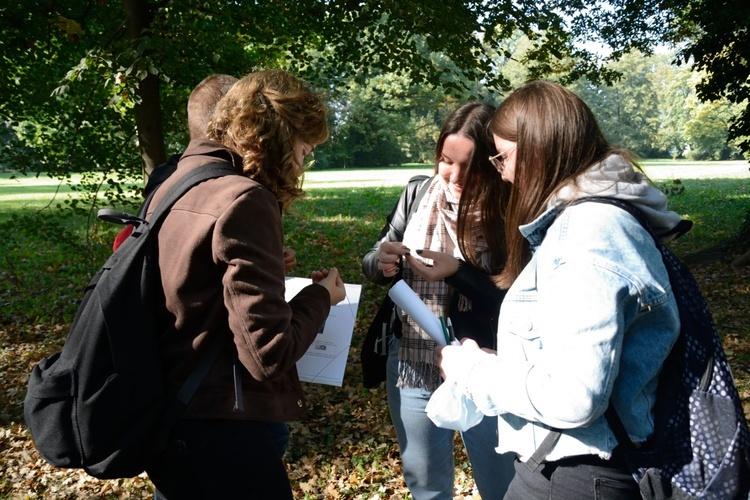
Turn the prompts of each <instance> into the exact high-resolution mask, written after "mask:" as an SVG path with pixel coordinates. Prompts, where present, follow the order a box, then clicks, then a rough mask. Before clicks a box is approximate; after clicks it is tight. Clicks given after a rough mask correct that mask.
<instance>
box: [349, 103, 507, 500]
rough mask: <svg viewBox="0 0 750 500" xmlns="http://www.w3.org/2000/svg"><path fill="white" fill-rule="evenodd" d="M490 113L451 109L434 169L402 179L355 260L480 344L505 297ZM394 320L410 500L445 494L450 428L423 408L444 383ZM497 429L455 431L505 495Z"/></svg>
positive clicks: (409, 327) (395, 403) (400, 431)
mask: <svg viewBox="0 0 750 500" xmlns="http://www.w3.org/2000/svg"><path fill="white" fill-rule="evenodd" d="M493 112H494V108H493V107H491V106H488V105H485V104H481V103H476V102H473V103H468V104H465V105H463V106H461V107H459V108H458V109H456V110H455V111H454V112H453V113H452V114H451V115H450V116H449V117H448V119H447V120H446V122H445V124H444V125H443V127H442V130H441V131H440V135H439V137H438V141H437V146H436V161H435V175H434V176H433V177H431V178H429V179H426V180H425V178H424V177H421V178H415V179H412V180H411V181H410V182H409V185H408V186H407V187H406V189H404V192H403V194H402V195H401V198H400V199H399V201H398V203H397V204H396V206H395V207H394V209H393V212H392V213H391V215H390V216H389V217H388V221H387V223H386V225H385V227H383V230H382V231H381V234H380V237H379V238H378V241H377V242H376V244H375V246H373V248H372V249H371V250H370V251H369V252H368V253H367V255H365V257H364V260H363V264H362V268H363V271H364V274H365V275H366V276H367V278H368V279H369V280H371V281H373V282H375V283H378V284H383V285H384V284H388V283H390V282H392V280H394V279H403V280H404V281H405V282H406V283H407V284H408V285H409V286H410V287H411V288H412V289H413V290H414V291H415V292H416V293H417V294H418V295H419V296H420V297H421V298H422V300H423V301H424V302H425V303H426V304H427V305H428V307H429V308H430V309H431V310H432V311H433V312H434V313H435V314H436V315H437V316H439V317H446V318H450V319H451V323H452V325H453V327H454V331H455V334H456V337H457V338H459V339H460V338H472V339H474V340H475V341H476V342H477V343H478V345H481V346H483V347H487V348H494V346H495V325H496V321H497V314H498V311H499V306H500V302H501V301H502V297H503V292H502V291H501V290H499V289H498V288H497V287H495V286H494V283H493V282H492V280H491V276H492V275H495V274H497V273H499V272H500V271H501V270H502V269H503V265H504V263H505V246H504V238H503V233H502V227H503V221H502V200H504V199H505V197H504V194H503V190H504V188H505V186H504V183H503V182H502V181H501V180H500V178H499V176H498V172H497V170H496V169H495V168H494V167H493V165H492V163H491V162H490V161H489V160H488V157H489V156H491V155H494V154H495V153H496V152H495V149H494V147H493V144H492V142H491V141H490V139H489V135H488V133H487V123H488V121H489V119H490V117H491V116H492V113H493ZM417 193H419V196H417ZM415 198H419V199H418V200H417V201H414V199H415ZM410 214H411V215H410ZM399 327H400V330H401V337H400V338H395V339H394V341H393V343H392V344H391V345H390V352H389V358H388V363H387V380H386V386H387V392H388V406H389V409H390V413H391V419H392V421H393V424H394V427H395V429H396V436H397V438H398V442H399V448H400V451H401V459H402V462H403V470H404V479H405V480H406V485H407V486H408V488H409V490H410V492H411V494H412V496H413V498H415V499H416V500H421V499H428V498H429V499H452V498H453V496H454V493H453V484H454V475H455V472H454V461H453V439H454V435H455V433H454V431H452V430H448V429H442V428H439V427H437V426H436V425H435V424H434V423H433V422H432V421H431V420H430V419H429V418H428V417H427V414H426V413H425V406H426V405H427V402H428V401H429V398H430V396H431V395H432V393H433V392H434V391H435V389H437V388H438V386H439V385H440V384H441V382H442V380H441V377H440V371H439V369H438V367H437V366H436V365H435V364H434V357H433V348H434V347H435V346H436V343H435V341H433V340H432V339H431V338H430V337H429V336H428V335H427V334H426V333H424V332H423V331H422V330H421V329H420V328H419V327H418V325H417V324H416V323H415V322H414V321H413V320H412V319H411V318H410V317H409V316H408V315H406V314H404V313H401V315H400V323H399V325H397V327H396V331H398V330H399ZM496 428H497V421H496V419H495V418H486V419H484V420H483V421H482V422H481V423H480V424H479V425H478V426H476V427H474V428H472V429H470V430H469V431H467V432H464V433H463V434H462V438H463V441H464V444H465V446H466V450H467V452H468V455H469V458H470V460H471V464H472V470H473V474H474V479H475V482H476V485H477V488H478V489H479V492H480V494H481V495H482V498H484V499H492V498H502V495H503V493H504V492H505V489H506V488H507V485H508V483H509V482H510V479H511V477H512V475H513V457H512V456H511V455H510V454H506V455H499V454H497V453H496V452H495V449H494V448H495V445H496V442H495V440H492V439H487V437H486V433H488V432H489V433H492V434H494V433H495V432H496Z"/></svg>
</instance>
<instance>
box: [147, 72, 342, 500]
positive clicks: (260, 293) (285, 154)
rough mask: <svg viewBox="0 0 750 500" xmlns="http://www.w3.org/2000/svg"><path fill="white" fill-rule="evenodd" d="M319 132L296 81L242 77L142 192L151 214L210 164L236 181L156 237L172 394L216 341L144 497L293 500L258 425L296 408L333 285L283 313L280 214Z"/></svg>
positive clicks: (205, 186) (290, 416)
mask: <svg viewBox="0 0 750 500" xmlns="http://www.w3.org/2000/svg"><path fill="white" fill-rule="evenodd" d="M327 135H328V129H327V124H326V113H325V108H324V105H323V103H322V101H321V99H320V97H319V96H318V95H317V94H315V93H313V92H312V91H310V90H309V89H308V87H307V86H306V85H305V83H304V82H303V81H301V80H300V79H298V78H297V77H295V76H293V75H291V74H289V73H287V72H285V71H278V70H269V71H260V72H256V73H252V74H250V75H247V76H245V77H244V78H242V79H240V80H239V81H238V82H237V83H236V84H235V85H234V86H233V87H232V88H231V89H230V90H229V91H228V92H227V94H226V95H225V96H224V97H223V98H222V99H221V101H220V102H219V104H218V105H217V107H216V110H215V112H214V115H213V118H212V119H211V121H210V123H209V125H208V127H207V133H206V136H207V137H208V138H207V139H197V140H192V141H191V142H190V144H189V145H188V147H187V149H186V150H185V152H184V154H183V155H182V158H181V159H180V161H179V163H178V165H177V169H176V171H175V172H174V174H172V175H171V176H169V178H167V179H166V180H165V181H164V182H163V183H162V185H161V186H159V188H158V189H157V191H156V193H155V195H154V198H153V202H152V204H151V205H152V206H156V204H158V202H159V200H160V199H161V198H162V197H163V195H164V193H166V192H167V190H168V189H169V187H170V186H172V185H173V184H174V183H175V182H176V181H177V180H178V179H180V178H181V177H182V176H184V175H185V174H186V173H188V172H190V171H192V170H194V169H198V168H201V167H203V166H205V165H207V164H209V163H216V162H221V163H226V164H228V165H231V166H233V167H235V168H236V170H237V173H238V174H240V175H229V176H225V177H221V178H216V179H210V180H208V181H205V182H203V183H202V184H199V185H198V186H196V187H195V188H193V189H192V190H190V191H189V192H188V193H187V194H185V195H184V196H183V197H182V198H181V199H180V200H179V201H177V203H176V204H175V205H174V207H173V208H172V210H171V211H170V213H169V215H168V216H167V218H166V219H165V221H164V223H163V226H162V227H161V229H160V230H159V237H158V241H159V250H160V252H159V268H160V271H161V280H162V285H163V288H164V299H165V303H164V308H163V314H162V319H163V322H164V328H163V332H164V333H163V335H162V336H161V338H160V344H161V348H162V354H163V361H164V366H165V370H166V373H167V380H168V381H169V383H170V385H171V387H172V388H173V389H175V390H176V389H177V388H179V386H180V384H181V383H182V381H183V380H184V379H185V377H186V376H187V374H188V373H189V372H190V370H191V369H192V367H193V366H194V365H195V363H196V361H197V360H198V358H199V357H200V356H201V353H202V352H203V351H204V350H205V349H206V347H207V345H208V344H209V343H210V342H211V341H212V339H214V338H215V337H217V336H219V337H223V338H225V339H226V342H225V347H224V348H223V351H222V353H221V354H220V355H219V357H218V359H217V361H216V362H215V363H214V365H213V366H212V368H211V370H210V371H209V373H208V375H207V377H206V379H205V380H204V382H203V383H202V385H201V386H200V387H199V389H198V390H197V391H196V394H195V396H194V397H193V398H192V400H191V402H190V404H189V405H188V407H187V409H186V410H185V412H184V414H183V418H182V419H181V420H180V422H179V423H178V424H177V426H176V428H175V429H174V432H173V434H172V436H171V445H170V448H169V449H168V450H167V452H166V453H165V454H164V455H163V456H161V457H160V458H159V459H158V460H157V461H156V462H155V463H154V464H152V465H151V466H150V467H148V468H147V473H148V475H149V478H150V479H151V480H152V482H153V483H154V485H155V486H156V488H157V490H158V495H157V496H160V497H165V498H168V499H183V498H243V499H268V498H273V499H291V498H292V492H291V487H290V484H289V480H288V478H287V475H286V471H285V468H284V465H283V463H282V461H281V457H280V456H279V455H278V453H277V452H276V450H275V447H274V444H273V442H272V439H271V436H270V435H269V433H268V430H267V428H266V426H265V424H264V422H268V421H275V422H286V421H289V420H294V419H296V418H299V417H300V416H301V415H302V414H303V413H304V412H305V410H306V408H307V407H306V403H305V398H304V395H303V392H302V387H301V384H300V381H299V378H298V376H297V370H296V363H297V361H298V360H299V359H300V358H301V357H302V355H303V354H304V353H305V351H306V350H307V348H308V347H309V346H310V345H311V344H312V342H313V340H314V338H315V336H316V334H317V332H318V330H319V329H320V326H321V325H322V324H323V322H324V321H325V319H326V317H327V315H328V313H329V310H330V306H331V305H335V304H337V303H338V302H340V301H341V300H343V299H344V297H345V289H344V284H343V282H342V281H341V278H340V277H339V275H338V272H337V270H336V269H335V268H330V269H324V270H322V271H316V272H313V273H312V276H311V277H312V281H313V283H312V284H311V285H309V286H307V287H306V288H304V289H303V290H302V291H300V292H299V294H297V295H296V296H295V297H294V298H293V299H292V300H291V301H290V302H288V303H287V301H286V300H285V298H284V291H285V287H284V274H285V263H284V257H283V244H284V234H283V228H282V223H281V216H282V213H283V212H284V211H285V210H288V208H289V206H290V205H291V204H292V203H293V202H294V201H295V200H296V199H298V198H299V197H301V196H302V195H303V194H304V191H302V189H301V177H302V173H303V164H304V158H305V156H307V155H308V154H310V153H311V152H312V150H313V149H314V148H315V146H316V145H318V144H320V143H322V142H323V141H324V140H326V138H327ZM150 215H151V214H150V213H149V216H150Z"/></svg>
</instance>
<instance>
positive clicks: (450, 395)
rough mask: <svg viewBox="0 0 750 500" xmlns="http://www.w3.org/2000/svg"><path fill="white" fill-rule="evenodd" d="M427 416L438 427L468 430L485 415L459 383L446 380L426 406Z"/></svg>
mask: <svg viewBox="0 0 750 500" xmlns="http://www.w3.org/2000/svg"><path fill="white" fill-rule="evenodd" d="M425 411H426V412H427V416H428V417H430V420H432V421H433V423H434V424H435V425H437V426H438V427H442V428H444V429H453V430H454V431H461V432H464V431H467V430H469V429H471V428H472V427H474V426H475V425H477V424H478V423H479V422H481V421H482V418H483V417H484V415H483V414H482V412H480V411H479V410H478V409H477V406H476V405H475V404H474V402H473V401H472V400H471V399H469V398H467V397H466V395H465V394H464V393H463V392H461V391H460V390H459V389H458V385H457V384H456V383H455V382H453V381H451V380H446V381H445V382H443V384H442V385H441V386H440V387H438V388H437V390H436V391H435V392H433V393H432V396H431V397H430V400H429V401H428V402H427V406H426V407H425Z"/></svg>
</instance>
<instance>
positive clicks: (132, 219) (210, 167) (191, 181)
mask: <svg viewBox="0 0 750 500" xmlns="http://www.w3.org/2000/svg"><path fill="white" fill-rule="evenodd" d="M232 174H235V175H239V172H238V171H237V170H236V169H235V168H234V167H232V166H230V165H228V164H226V163H219V162H214V163H208V164H206V165H203V166H201V167H199V168H196V169H194V170H191V171H190V172H188V173H187V174H185V175H183V176H182V177H181V178H180V179H178V180H177V182H176V183H175V184H174V185H173V186H172V187H171V188H169V191H167V194H165V195H164V198H163V199H162V200H161V202H160V203H159V205H158V206H157V207H156V209H155V210H154V214H153V215H152V217H151V221H150V224H151V225H156V224H158V223H159V222H160V220H161V218H162V217H164V216H165V215H166V214H167V212H169V209H170V208H172V205H174V204H175V203H176V202H177V200H179V199H180V197H182V195H183V194H185V193H186V192H187V191H189V190H190V189H191V188H192V187H194V186H196V185H198V184H200V183H201V182H203V181H206V180H208V179H213V178H216V177H223V176H225V175H232ZM156 191H157V189H152V190H151V192H150V193H149V195H148V197H147V198H146V200H145V201H144V202H143V203H142V204H141V208H140V209H139V210H138V215H133V214H129V213H127V212H122V211H120V210H113V209H110V208H102V209H101V210H99V211H98V212H97V216H98V217H99V219H101V220H103V221H106V222H112V223H114V224H132V225H133V226H135V227H136V228H137V227H139V226H140V225H141V224H144V223H145V222H146V213H147V211H148V207H149V206H150V205H151V200H152V199H153V197H154V194H156Z"/></svg>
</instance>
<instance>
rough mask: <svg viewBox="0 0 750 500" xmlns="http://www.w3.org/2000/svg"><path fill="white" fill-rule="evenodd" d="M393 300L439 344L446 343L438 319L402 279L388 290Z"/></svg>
mask: <svg viewBox="0 0 750 500" xmlns="http://www.w3.org/2000/svg"><path fill="white" fill-rule="evenodd" d="M388 295H390V297H391V299H392V300H393V302H394V303H395V304H396V305H397V306H399V307H400V308H401V309H402V310H403V311H404V312H405V313H406V314H408V315H409V316H411V317H412V319H413V320H414V321H416V322H417V324H418V325H419V326H420V327H421V328H422V330H424V331H425V332H427V335H429V336H430V337H431V338H432V339H433V340H434V341H435V342H437V343H438V344H439V345H447V342H446V339H445V332H444V331H443V327H442V325H441V324H440V320H439V319H438V318H437V316H435V314H433V312H432V311H430V309H429V308H428V307H427V305H426V304H425V303H424V302H422V299H420V298H419V296H418V295H417V294H416V293H414V290H412V289H411V288H410V287H409V285H407V284H406V283H405V282H404V281H403V280H400V281H397V282H396V284H395V285H393V286H392V287H391V289H390V290H388Z"/></svg>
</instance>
